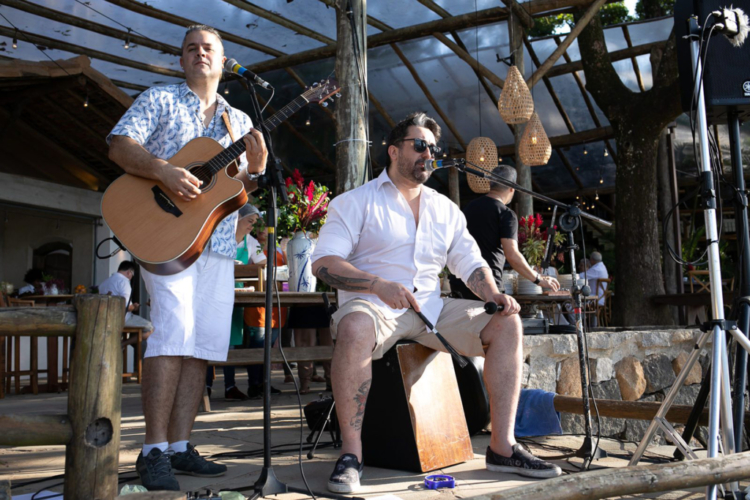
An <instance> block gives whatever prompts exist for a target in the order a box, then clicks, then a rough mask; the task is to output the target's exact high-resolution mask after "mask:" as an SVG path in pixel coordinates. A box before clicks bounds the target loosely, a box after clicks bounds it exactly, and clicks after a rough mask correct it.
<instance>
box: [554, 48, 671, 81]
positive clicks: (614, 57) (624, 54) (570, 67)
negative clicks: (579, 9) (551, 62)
mask: <svg viewBox="0 0 750 500" xmlns="http://www.w3.org/2000/svg"><path fill="white" fill-rule="evenodd" d="M561 44H562V42H561ZM666 44H667V42H666V41H662V42H651V43H644V44H642V45H636V46H635V47H633V48H628V49H620V50H616V51H614V52H610V53H609V60H610V61H612V62H615V61H622V60H623V59H630V58H631V57H635V56H640V55H643V54H650V53H651V51H652V50H653V49H658V48H663V47H664V46H665V45H666ZM560 46H562V45H560ZM558 48H559V47H558ZM574 71H583V63H582V62H581V61H575V62H571V63H567V64H558V65H557V66H553V67H551V68H550V69H549V71H547V72H546V73H545V74H546V75H547V76H548V77H550V78H553V77H555V76H560V75H567V74H568V73H573V72H574Z"/></svg>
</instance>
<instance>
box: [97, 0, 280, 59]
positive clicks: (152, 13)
mask: <svg viewBox="0 0 750 500" xmlns="http://www.w3.org/2000/svg"><path fill="white" fill-rule="evenodd" d="M106 1H107V2H109V3H111V4H113V5H117V6H118V7H122V8H123V9H128V10H131V11H133V12H137V13H138V14H141V15H144V16H148V17H152V18H154V19H158V20H160V21H164V22H167V23H171V24H176V25H177V26H182V27H185V28H187V27H188V26H191V25H193V24H201V23H198V22H196V21H192V20H190V19H186V18H184V17H180V16H175V15H174V14H170V13H168V12H164V11H163V10H159V9H155V8H154V7H151V6H150V5H146V4H145V3H141V2H136V1H135V0H106ZM216 31H218V32H219V34H221V38H222V39H224V40H226V41H228V42H232V43H236V44H238V45H241V46H243V47H249V48H251V49H254V50H257V51H259V52H263V53H264V54H270V55H272V56H276V57H279V56H283V55H286V54H284V52H281V51H280V50H276V49H272V48H271V47H268V46H266V45H263V44H260V43H257V42H253V41H252V40H248V39H247V38H245V37H241V36H237V35H234V34H232V33H228V32H226V31H222V30H216Z"/></svg>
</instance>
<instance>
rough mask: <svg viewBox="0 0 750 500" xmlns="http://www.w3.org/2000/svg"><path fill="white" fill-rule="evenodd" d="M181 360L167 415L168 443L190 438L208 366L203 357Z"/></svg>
mask: <svg viewBox="0 0 750 500" xmlns="http://www.w3.org/2000/svg"><path fill="white" fill-rule="evenodd" d="M181 361H182V373H181V374H180V378H179V385H178V386H177V394H176V396H175V398H174V405H172V414H171V415H170V417H169V433H168V435H167V437H168V438H169V439H168V442H170V443H175V442H177V441H188V440H189V439H190V431H192V430H193V423H194V422H195V415H196V414H197V413H198V406H199V405H200V401H201V397H202V396H203V383H204V377H205V376H206V366H208V361H206V360H205V359H196V358H186V359H182V360H181Z"/></svg>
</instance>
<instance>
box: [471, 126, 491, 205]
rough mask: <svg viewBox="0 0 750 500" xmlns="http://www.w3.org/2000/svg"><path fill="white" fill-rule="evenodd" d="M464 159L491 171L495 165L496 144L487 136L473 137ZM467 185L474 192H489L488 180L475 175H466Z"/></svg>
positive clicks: (486, 170)
mask: <svg viewBox="0 0 750 500" xmlns="http://www.w3.org/2000/svg"><path fill="white" fill-rule="evenodd" d="M466 161H468V162H469V163H473V164H474V165H476V166H477V167H479V168H480V169H481V170H484V171H485V172H492V170H494V168H495V167H497V146H495V143H494V142H493V140H492V139H490V138H489V137H475V138H473V139H472V140H471V142H470V143H469V147H468V148H466ZM466 180H467V182H468V183H469V187H470V188H471V190H472V191H474V192H475V193H489V191H490V181H488V180H487V179H481V178H479V177H477V176H476V175H467V176H466Z"/></svg>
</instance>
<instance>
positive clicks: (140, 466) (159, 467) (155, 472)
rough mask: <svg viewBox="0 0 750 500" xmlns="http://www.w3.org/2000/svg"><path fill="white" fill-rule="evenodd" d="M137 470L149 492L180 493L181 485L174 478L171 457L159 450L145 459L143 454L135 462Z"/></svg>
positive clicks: (152, 452) (155, 449)
mask: <svg viewBox="0 0 750 500" xmlns="http://www.w3.org/2000/svg"><path fill="white" fill-rule="evenodd" d="M135 470H137V471H138V475H139V476H141V484H142V485H143V487H144V488H146V489H147V490H148V491H159V490H165V491H180V483H178V482H177V479H175V477H174V472H173V471H172V465H171V464H170V462H169V457H168V456H167V454H166V453H164V452H163V451H161V450H160V449H159V448H154V449H152V450H151V451H150V452H149V453H148V455H146V456H145V457H144V456H143V452H141V453H140V454H139V455H138V459H137V460H136V461H135Z"/></svg>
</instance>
